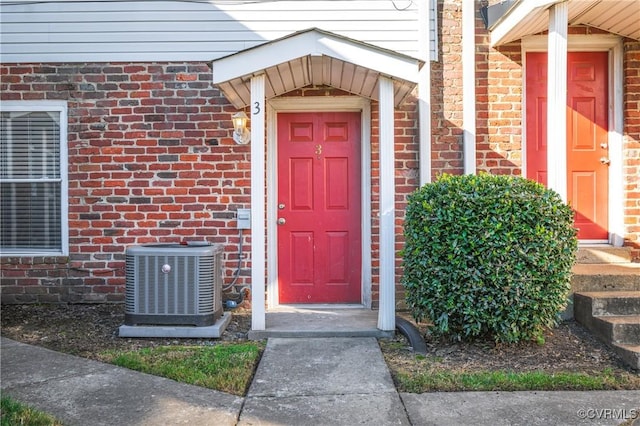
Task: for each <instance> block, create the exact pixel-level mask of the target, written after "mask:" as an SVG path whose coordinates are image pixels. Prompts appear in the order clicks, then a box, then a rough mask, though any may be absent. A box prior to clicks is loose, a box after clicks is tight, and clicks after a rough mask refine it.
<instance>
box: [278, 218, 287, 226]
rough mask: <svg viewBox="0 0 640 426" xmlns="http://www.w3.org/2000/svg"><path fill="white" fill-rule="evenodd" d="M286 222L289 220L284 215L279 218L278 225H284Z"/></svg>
mask: <svg viewBox="0 0 640 426" xmlns="http://www.w3.org/2000/svg"><path fill="white" fill-rule="evenodd" d="M285 223H287V221H286V219H285V218H284V217H280V218H278V225H284V224H285Z"/></svg>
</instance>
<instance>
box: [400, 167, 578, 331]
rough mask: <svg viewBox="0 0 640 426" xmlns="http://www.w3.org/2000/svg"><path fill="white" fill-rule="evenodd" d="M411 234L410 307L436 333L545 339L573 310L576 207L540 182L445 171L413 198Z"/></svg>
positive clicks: (406, 253)
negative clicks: (547, 331) (565, 311)
mask: <svg viewBox="0 0 640 426" xmlns="http://www.w3.org/2000/svg"><path fill="white" fill-rule="evenodd" d="M404 236H405V240H406V245H405V247H404V249H403V250H402V255H403V265H404V275H403V277H402V283H403V285H404V288H405V294H406V301H407V304H408V306H409V308H410V309H411V311H412V314H413V316H414V317H415V318H416V320H419V321H421V320H429V321H431V322H432V323H433V326H432V331H433V332H434V333H436V334H445V335H451V336H453V337H455V338H458V339H463V338H467V339H468V338H473V337H478V336H483V337H491V338H493V339H494V340H495V341H498V342H517V341H521V340H529V339H537V340H538V341H543V337H542V334H543V332H544V330H545V329H547V328H549V327H552V326H555V325H556V324H557V322H558V320H559V312H560V311H561V310H563V309H564V308H565V307H566V304H567V297H568V293H569V290H570V279H571V267H572V266H573V263H574V261H575V255H576V251H577V245H578V243H577V237H576V230H575V228H574V226H573V211H572V210H571V208H570V207H569V206H567V205H566V204H565V203H564V202H562V200H561V199H560V197H559V196H558V194H557V193H555V192H554V191H552V190H550V189H547V188H545V187H544V186H542V185H540V184H538V183H536V182H533V181H530V180H527V179H524V178H521V177H511V176H495V175H488V174H482V175H477V176H471V175H465V176H452V175H443V176H441V177H440V178H439V179H438V180H437V181H435V182H434V183H430V184H426V185H424V186H423V187H421V188H419V189H418V190H416V191H415V192H414V193H413V194H411V195H410V197H409V204H408V206H407V211H406V218H405V224H404Z"/></svg>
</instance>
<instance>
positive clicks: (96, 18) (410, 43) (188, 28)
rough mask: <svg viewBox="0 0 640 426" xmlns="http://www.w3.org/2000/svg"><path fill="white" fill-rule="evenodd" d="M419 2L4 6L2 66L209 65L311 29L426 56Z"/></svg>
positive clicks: (308, 0) (356, 0) (4, 3)
mask: <svg viewBox="0 0 640 426" xmlns="http://www.w3.org/2000/svg"><path fill="white" fill-rule="evenodd" d="M419 1H428V0H414V1H410V0H366V1H359V0H328V1H327V0H325V1H316V0H298V1H257V2H256V1H127V2H124V1H98V2H95V1H94V2H83V1H53V2H52V1H37V2H36V1H2V2H0V5H1V10H0V12H1V14H2V18H1V19H2V26H1V32H2V41H1V54H0V60H1V61H2V62H4V63H7V62H9V63H14V62H17V63H24V62H92V61H96V62H105V61H174V60H175V61H179V60H193V61H209V60H213V59H217V58H219V57H222V56H226V55H229V54H231V53H235V52H238V51H240V50H243V49H246V48H248V47H253V46H256V45H259V44H262V43H264V42H265V41H270V40H274V39H277V38H280V37H283V36H285V35H288V34H290V33H292V32H294V31H299V30H304V29H307V28H311V27H317V28H320V29H323V30H326V31H331V32H334V33H336V34H339V35H343V36H346V37H349V38H352V39H355V40H361V41H364V42H367V43H370V44H373V45H376V46H379V47H383V48H386V49H390V50H394V51H396V52H399V53H403V54H407V55H410V56H414V57H419V50H420V49H419V45H418V44H419V40H418V22H419V19H418V5H417V2H419ZM432 22H433V21H432ZM432 25H433V24H432ZM432 31H433V34H435V30H432ZM432 43H434V42H433V41H432ZM433 45H435V44H433Z"/></svg>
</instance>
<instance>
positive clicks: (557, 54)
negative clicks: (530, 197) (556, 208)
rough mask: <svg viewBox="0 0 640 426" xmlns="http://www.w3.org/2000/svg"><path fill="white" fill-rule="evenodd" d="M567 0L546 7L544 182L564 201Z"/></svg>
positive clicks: (565, 181) (565, 169)
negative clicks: (547, 13) (547, 29)
mask: <svg viewBox="0 0 640 426" xmlns="http://www.w3.org/2000/svg"><path fill="white" fill-rule="evenodd" d="M568 15H569V6H568V3H567V2H562V3H557V4H554V5H553V6H551V7H550V8H549V40H548V43H549V46H548V49H547V52H548V60H547V66H548V69H547V76H548V77H547V186H548V187H549V188H551V189H553V190H555V191H556V192H558V194H559V195H560V197H561V198H562V199H563V200H564V201H565V202H566V201H567V26H568Z"/></svg>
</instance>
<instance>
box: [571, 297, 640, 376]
mask: <svg viewBox="0 0 640 426" xmlns="http://www.w3.org/2000/svg"><path fill="white" fill-rule="evenodd" d="M573 303H574V315H575V319H576V321H578V322H579V323H580V324H582V325H583V326H585V327H586V328H587V329H589V330H590V331H591V332H592V333H593V334H594V335H595V336H597V337H598V338H599V339H600V340H602V341H604V342H605V343H607V344H608V345H610V346H611V348H612V349H613V350H614V351H616V352H617V353H618V354H619V355H620V357H621V358H622V359H623V360H624V361H625V362H626V363H627V364H629V365H630V366H631V367H633V368H635V369H640V291H619V292H616V291H603V292H586V293H575V294H574V295H573Z"/></svg>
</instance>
